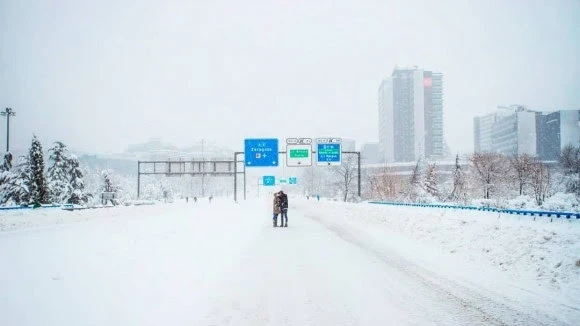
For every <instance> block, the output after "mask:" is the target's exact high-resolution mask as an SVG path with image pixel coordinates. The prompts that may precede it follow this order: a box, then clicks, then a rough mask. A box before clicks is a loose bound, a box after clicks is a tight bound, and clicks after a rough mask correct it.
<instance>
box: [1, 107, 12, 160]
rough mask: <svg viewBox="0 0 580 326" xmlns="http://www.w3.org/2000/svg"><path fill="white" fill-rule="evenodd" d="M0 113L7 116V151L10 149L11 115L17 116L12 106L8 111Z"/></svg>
mask: <svg viewBox="0 0 580 326" xmlns="http://www.w3.org/2000/svg"><path fill="white" fill-rule="evenodd" d="M0 115H2V116H4V117H6V152H8V151H10V116H15V115H16V113H15V112H14V111H12V108H6V111H4V112H0Z"/></svg>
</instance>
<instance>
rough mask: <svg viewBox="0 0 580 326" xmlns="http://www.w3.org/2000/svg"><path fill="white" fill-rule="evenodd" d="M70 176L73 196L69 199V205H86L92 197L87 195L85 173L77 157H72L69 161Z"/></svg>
mask: <svg viewBox="0 0 580 326" xmlns="http://www.w3.org/2000/svg"><path fill="white" fill-rule="evenodd" d="M69 176H70V188H71V195H70V197H69V198H68V203H69V204H77V205H82V204H85V203H86V202H87V201H88V200H89V197H90V195H88V194H86V193H85V183H84V180H83V171H82V170H81V168H80V164H79V160H78V159H77V157H76V156H75V155H71V157H70V159H69Z"/></svg>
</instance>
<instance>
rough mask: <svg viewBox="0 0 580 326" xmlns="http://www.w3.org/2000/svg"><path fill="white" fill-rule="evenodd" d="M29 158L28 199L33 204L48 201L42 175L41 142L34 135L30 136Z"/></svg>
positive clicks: (44, 178) (45, 184)
mask: <svg viewBox="0 0 580 326" xmlns="http://www.w3.org/2000/svg"><path fill="white" fill-rule="evenodd" d="M28 155H29V160H30V188H29V189H30V200H31V202H33V203H35V204H42V203H46V202H47V201H48V186H47V182H46V177H45V176H44V154H43V152H42V144H40V141H39V140H38V138H36V135H34V136H33V137H32V144H31V146H30V151H29V153H28Z"/></svg>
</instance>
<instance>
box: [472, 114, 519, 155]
mask: <svg viewBox="0 0 580 326" xmlns="http://www.w3.org/2000/svg"><path fill="white" fill-rule="evenodd" d="M510 114H511V112H508V111H497V112H494V113H490V114H487V115H484V116H482V117H475V118H474V119H473V133H474V134H473V140H474V148H475V151H476V152H490V151H493V144H492V139H491V134H492V129H493V125H494V124H495V123H496V122H497V121H498V120H500V119H501V118H504V117H506V116H508V115H510Z"/></svg>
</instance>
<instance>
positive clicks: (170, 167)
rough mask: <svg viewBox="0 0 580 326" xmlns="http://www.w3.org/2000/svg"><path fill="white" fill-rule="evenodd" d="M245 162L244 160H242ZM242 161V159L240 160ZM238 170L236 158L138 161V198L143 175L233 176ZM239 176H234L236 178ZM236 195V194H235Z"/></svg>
mask: <svg viewBox="0 0 580 326" xmlns="http://www.w3.org/2000/svg"><path fill="white" fill-rule="evenodd" d="M241 162H243V161H241ZM238 163H240V161H238ZM237 173H244V180H245V171H242V172H238V169H237V164H236V161H235V160H227V159H222V160H190V161H183V160H179V161H178V160H160V161H138V162H137V198H139V197H140V195H141V176H142V175H165V176H167V177H171V176H183V175H190V176H202V177H203V176H207V175H210V176H232V175H234V176H235V175H236V174H237ZM236 179H237V178H234V180H236ZM234 196H235V195H234Z"/></svg>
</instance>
